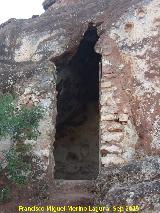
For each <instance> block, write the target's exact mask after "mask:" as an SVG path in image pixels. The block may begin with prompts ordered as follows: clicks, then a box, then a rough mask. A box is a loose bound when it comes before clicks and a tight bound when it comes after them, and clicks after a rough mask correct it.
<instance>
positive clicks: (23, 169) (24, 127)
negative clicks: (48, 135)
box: [0, 94, 43, 202]
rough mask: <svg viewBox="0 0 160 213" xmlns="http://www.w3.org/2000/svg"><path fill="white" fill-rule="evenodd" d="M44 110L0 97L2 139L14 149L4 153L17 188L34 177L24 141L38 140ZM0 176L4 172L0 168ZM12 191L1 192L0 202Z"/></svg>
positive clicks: (29, 153) (7, 173) (10, 97)
mask: <svg viewBox="0 0 160 213" xmlns="http://www.w3.org/2000/svg"><path fill="white" fill-rule="evenodd" d="M42 117H43V109H42V108H41V107H39V106H34V105H33V106H32V107H30V108H28V107H27V106H18V107H17V104H16V101H15V98H14V96H13V95H10V94H7V95H3V96H1V97H0V139H3V138H6V137H10V139H11V140H12V141H13V146H12V147H11V149H10V150H9V151H8V152H5V153H4V156H5V161H6V162H7V166H6V168H5V174H6V176H7V178H8V179H9V180H11V181H13V182H14V183H16V184H25V183H26V182H27V179H28V176H29V174H30V173H31V170H32V169H31V167H32V166H31V148H32V146H31V145H29V144H26V143H24V142H25V140H32V139H34V140H35V139H37V136H38V135H39V134H40V132H39V131H38V126H39V121H40V119H41V118H42ZM0 172H1V173H2V172H3V169H2V166H0ZM9 191H10V189H9V187H5V188H2V189H1V190H0V202H3V201H5V200H8V197H9V194H10V192H9Z"/></svg>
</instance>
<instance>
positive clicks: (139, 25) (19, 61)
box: [0, 0, 160, 212]
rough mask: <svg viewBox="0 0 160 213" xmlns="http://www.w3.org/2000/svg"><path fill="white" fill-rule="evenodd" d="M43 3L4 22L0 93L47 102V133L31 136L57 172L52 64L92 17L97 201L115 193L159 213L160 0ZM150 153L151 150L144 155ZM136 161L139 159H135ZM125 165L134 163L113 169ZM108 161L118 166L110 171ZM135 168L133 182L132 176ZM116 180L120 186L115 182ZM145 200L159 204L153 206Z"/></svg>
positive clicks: (73, 46)
mask: <svg viewBox="0 0 160 213" xmlns="http://www.w3.org/2000/svg"><path fill="white" fill-rule="evenodd" d="M43 7H44V9H45V10H46V12H45V13H44V14H42V15H41V16H40V17H35V18H34V19H28V20H15V19H10V20H9V21H8V22H6V23H4V24H2V25H1V26H0V92H11V91H14V92H16V94H17V96H18V102H19V103H20V104H24V103H25V104H27V103H28V102H29V101H30V100H32V102H33V103H34V104H35V105H41V106H43V107H44V108H45V109H46V117H45V118H44V119H43V120H42V121H41V123H40V132H41V133H42V134H41V136H40V137H39V138H38V140H37V141H30V142H31V143H34V144H35V146H34V150H33V152H34V154H35V155H36V156H38V158H39V165H40V166H41V168H42V170H43V173H44V175H46V173H47V171H49V173H52V175H53V170H54V168H53V167H54V159H53V148H52V146H53V143H54V141H55V139H54V138H55V129H56V126H55V124H56V114H57V110H56V96H57V91H56V66H55V65H57V63H56V62H57V61H61V63H63V60H64V59H66V56H67V57H68V58H72V57H73V56H74V55H75V53H76V51H77V48H78V46H79V44H80V41H81V40H82V38H83V35H84V33H85V32H86V31H87V29H88V25H89V23H93V25H94V26H95V27H96V28H97V31H98V35H99V37H100V38H99V40H98V42H97V44H96V46H95V50H96V52H97V53H99V54H101V56H102V61H101V64H100V123H99V126H100V147H99V149H100V155H101V156H100V157H101V158H100V160H101V173H100V179H99V180H98V182H100V183H101V180H103V184H102V192H100V191H99V194H100V196H101V199H100V202H102V203H103V204H110V205H112V204H113V203H112V199H113V195H116V194H118V195H119V197H118V198H116V201H115V202H116V203H117V204H119V203H121V201H122V199H123V197H124V200H125V201H124V202H125V204H127V205H129V204H132V203H136V202H137V204H140V205H142V206H143V210H144V212H145V211H146V212H147V211H148V209H149V208H151V209H153V208H154V209H155V212H156V211H157V212H158V210H157V208H158V204H157V203H158V202H159V201H158V198H157V196H158V195H157V190H158V191H159V183H158V170H159V168H158V162H159V159H158V157H156V156H157V155H158V154H159V151H160V117H159V113H160V108H159V98H160V86H159V85H160V78H159V75H160V74H159V73H160V72H159V71H160V64H159V60H160V55H159V49H160V42H159V34H160V16H159V14H160V5H159V0H132V1H128V0H108V1H106V0H99V1H97V0H77V1H72V0H61V1H55V0H53V1H52V0H46V1H45V2H44V3H43ZM48 8H49V9H48ZM8 143H10V142H8ZM0 151H1V149H0ZM148 155H150V156H152V157H151V158H147V160H144V161H143V160H142V159H143V158H144V157H146V156H148ZM138 159H140V161H138ZM133 160H137V161H135V163H130V162H132V161H133ZM143 162H144V163H143ZM121 164H123V165H127V164H129V165H128V167H127V166H126V167H120V169H119V170H117V169H114V166H115V165H121ZM142 164H143V165H142ZM144 164H145V165H146V166H144ZM141 165H142V166H141ZM108 167H109V168H110V169H111V170H112V169H113V171H112V172H108ZM121 168H122V169H121ZM123 170H125V172H126V174H127V176H129V177H128V179H126V177H125V176H124V175H123V174H122V173H123ZM144 170H145V171H144ZM153 170H154V171H153ZM133 171H135V172H134V174H133V176H135V174H136V176H135V179H134V181H135V182H134V181H132V177H130V174H132V173H133ZM148 171H149V173H148ZM152 171H153V173H152ZM115 174H118V175H119V176H118V175H117V176H116V175H115ZM138 175H140V179H138V177H139V176H138ZM154 175H155V176H156V177H154ZM41 178H43V176H42V177H41ZM119 178H120V179H119ZM116 181H118V183H119V186H118V187H117V186H116V184H114V185H111V183H112V182H113V183H116ZM108 182H109V183H108ZM106 184H109V185H106ZM139 188H142V189H143V190H142V191H141V192H140V191H139V190H138V189H139ZM136 191H137V195H136ZM142 200H144V202H142ZM147 200H149V205H150V204H151V203H154V205H153V206H151V205H150V206H149V207H148V206H147ZM152 207H153V208H152ZM145 209H147V210H145Z"/></svg>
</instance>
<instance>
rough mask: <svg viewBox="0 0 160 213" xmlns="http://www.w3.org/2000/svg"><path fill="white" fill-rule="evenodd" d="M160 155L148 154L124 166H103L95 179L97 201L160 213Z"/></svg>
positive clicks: (111, 205) (103, 203)
mask: <svg viewBox="0 0 160 213" xmlns="http://www.w3.org/2000/svg"><path fill="white" fill-rule="evenodd" d="M159 169H160V158H158V157H157V158H156V157H147V158H145V159H143V160H141V161H134V162H131V163H129V164H128V165H126V166H122V167H120V168H118V167H110V168H108V169H102V171H101V174H100V175H99V178H98V179H97V181H96V186H97V204H99V203H100V204H101V205H102V206H103V205H107V206H109V207H110V208H111V209H112V207H113V206H132V205H135V206H136V205H139V208H140V211H141V212H154V213H158V212H159V207H160V206H159V203H160V181H159V176H160V172H159Z"/></svg>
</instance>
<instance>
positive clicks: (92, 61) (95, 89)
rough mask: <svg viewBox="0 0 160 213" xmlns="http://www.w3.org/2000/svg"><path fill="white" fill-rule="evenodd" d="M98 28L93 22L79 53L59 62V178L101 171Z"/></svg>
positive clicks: (56, 148)
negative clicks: (96, 47)
mask: <svg viewBox="0 0 160 213" xmlns="http://www.w3.org/2000/svg"><path fill="white" fill-rule="evenodd" d="M98 39H99V36H98V34H97V28H96V27H95V26H93V25H92V24H90V25H89V27H88V30H87V31H86V32H85V34H84V36H83V39H82V40H81V42H80V45H79V47H78V49H77V50H76V52H75V54H73V53H72V54H70V53H66V54H64V55H63V56H62V57H61V58H59V59H58V60H57V61H55V65H56V67H57V121H56V136H55V138H56V140H55V143H54V151H53V152H54V158H55V179H64V180H91V179H95V178H96V177H97V175H98V173H99V67H100V66H99V65H100V62H101V55H100V54H98V53H96V52H95V50H94V47H95V44H96V42H97V41H98Z"/></svg>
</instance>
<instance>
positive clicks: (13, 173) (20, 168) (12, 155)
mask: <svg viewBox="0 0 160 213" xmlns="http://www.w3.org/2000/svg"><path fill="white" fill-rule="evenodd" d="M26 146H27V145H26ZM6 160H7V162H8V164H7V167H6V174H7V177H8V179H10V180H12V181H13V182H14V183H17V184H25V183H26V182H27V177H28V175H29V173H30V172H31V163H30V162H29V161H30V159H29V155H28V154H27V152H26V151H25V152H24V151H23V152H18V151H17V150H16V149H15V148H12V149H10V150H9V152H8V153H6Z"/></svg>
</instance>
